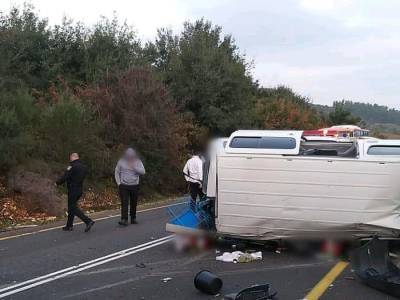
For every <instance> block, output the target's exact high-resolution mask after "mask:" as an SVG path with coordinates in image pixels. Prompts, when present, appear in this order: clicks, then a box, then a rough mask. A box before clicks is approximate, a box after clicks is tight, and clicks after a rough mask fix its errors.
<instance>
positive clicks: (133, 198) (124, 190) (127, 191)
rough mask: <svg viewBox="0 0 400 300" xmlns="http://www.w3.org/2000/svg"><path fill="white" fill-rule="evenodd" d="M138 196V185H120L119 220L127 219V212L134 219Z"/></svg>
mask: <svg viewBox="0 0 400 300" xmlns="http://www.w3.org/2000/svg"><path fill="white" fill-rule="evenodd" d="M138 196H139V185H122V184H121V185H120V186H119V197H120V199H121V220H128V207H129V214H130V216H131V218H132V219H136V207H137V201H138Z"/></svg>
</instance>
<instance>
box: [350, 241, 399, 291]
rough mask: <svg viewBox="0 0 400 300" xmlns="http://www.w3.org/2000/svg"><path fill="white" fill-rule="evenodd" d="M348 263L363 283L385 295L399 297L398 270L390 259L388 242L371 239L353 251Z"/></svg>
mask: <svg viewBox="0 0 400 300" xmlns="http://www.w3.org/2000/svg"><path fill="white" fill-rule="evenodd" d="M350 261H351V264H352V267H353V269H354V271H355V273H356V275H357V276H358V277H359V278H360V279H361V281H362V282H363V283H365V284H366V285H368V286H370V287H372V288H374V289H377V290H380V291H382V292H384V293H386V294H389V295H392V296H395V297H400V269H399V268H397V266H396V265H395V264H394V263H393V262H392V261H391V259H390V256H389V248H388V241H384V240H379V239H378V238H377V237H375V238H373V239H372V240H371V241H370V242H368V243H367V244H365V245H363V246H361V247H360V248H358V249H356V250H354V251H353V253H352V254H351V259H350Z"/></svg>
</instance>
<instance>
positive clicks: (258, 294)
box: [224, 283, 278, 300]
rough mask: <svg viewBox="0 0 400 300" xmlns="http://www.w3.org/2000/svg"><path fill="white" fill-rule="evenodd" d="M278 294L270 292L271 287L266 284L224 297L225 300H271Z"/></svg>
mask: <svg viewBox="0 0 400 300" xmlns="http://www.w3.org/2000/svg"><path fill="white" fill-rule="evenodd" d="M277 294H278V292H271V286H270V285H269V284H268V283H267V284H260V285H254V286H251V287H249V288H245V289H244V290H241V291H240V292H239V293H234V294H229V295H225V296H224V299H225V300H243V299H246V300H258V299H264V300H273V299H276V295H277Z"/></svg>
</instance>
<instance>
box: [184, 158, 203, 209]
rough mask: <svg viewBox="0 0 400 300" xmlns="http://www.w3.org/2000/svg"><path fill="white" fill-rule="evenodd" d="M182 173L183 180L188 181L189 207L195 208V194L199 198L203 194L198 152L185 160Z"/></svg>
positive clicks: (201, 164)
mask: <svg viewBox="0 0 400 300" xmlns="http://www.w3.org/2000/svg"><path fill="white" fill-rule="evenodd" d="M183 174H184V175H185V180H186V181H187V182H188V183H189V190H190V197H191V198H192V201H191V203H190V207H191V208H192V209H193V210H195V208H196V200H197V195H198V196H199V197H200V199H201V198H202V197H203V196H204V193H203V190H202V181H203V161H202V160H201V158H200V153H195V155H193V156H192V157H191V158H190V159H189V160H188V161H187V162H186V164H185V167H184V168H183Z"/></svg>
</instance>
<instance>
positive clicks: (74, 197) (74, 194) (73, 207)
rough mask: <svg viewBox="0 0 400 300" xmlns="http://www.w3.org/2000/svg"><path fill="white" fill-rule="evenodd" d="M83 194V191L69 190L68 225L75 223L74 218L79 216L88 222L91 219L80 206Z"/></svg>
mask: <svg viewBox="0 0 400 300" xmlns="http://www.w3.org/2000/svg"><path fill="white" fill-rule="evenodd" d="M81 196H82V192H81V191H68V220H67V227H72V226H73V225H74V218H75V216H77V217H78V218H79V219H81V220H82V221H83V222H85V223H86V224H87V223H88V222H90V221H91V219H90V218H88V217H87V216H86V215H85V214H84V213H83V212H82V211H81V210H80V209H79V207H78V201H79V199H80V198H81Z"/></svg>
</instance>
